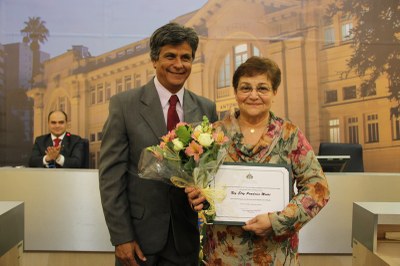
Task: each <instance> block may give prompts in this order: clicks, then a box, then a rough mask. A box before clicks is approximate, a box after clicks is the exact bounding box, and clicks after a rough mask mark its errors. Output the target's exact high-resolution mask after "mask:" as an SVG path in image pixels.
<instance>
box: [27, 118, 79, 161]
mask: <svg viewBox="0 0 400 266" xmlns="http://www.w3.org/2000/svg"><path fill="white" fill-rule="evenodd" d="M67 119H68V118H67V114H66V113H65V112H64V111H52V112H50V113H49V116H48V119H47V120H48V125H49V129H50V133H49V134H46V135H42V136H39V137H37V138H36V139H35V144H34V145H33V149H32V155H31V157H30V159H29V167H47V168H81V167H82V165H83V160H84V148H83V142H82V139H81V137H79V136H77V135H72V134H71V133H69V132H66V129H67Z"/></svg>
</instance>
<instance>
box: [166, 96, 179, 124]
mask: <svg viewBox="0 0 400 266" xmlns="http://www.w3.org/2000/svg"><path fill="white" fill-rule="evenodd" d="M178 101H179V99H178V96H176V95H172V96H171V98H169V108H168V116H167V129H168V131H171V130H172V129H174V128H175V126H176V124H178V123H179V116H178V113H177V112H176V103H177V102H178Z"/></svg>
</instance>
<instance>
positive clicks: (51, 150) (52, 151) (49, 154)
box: [46, 146, 61, 162]
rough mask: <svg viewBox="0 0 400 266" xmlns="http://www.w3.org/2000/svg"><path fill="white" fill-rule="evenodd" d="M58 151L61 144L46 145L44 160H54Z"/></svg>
mask: <svg viewBox="0 0 400 266" xmlns="http://www.w3.org/2000/svg"><path fill="white" fill-rule="evenodd" d="M60 151H61V146H58V147H53V146H50V147H47V150H46V161H47V162H50V161H55V160H57V158H58V156H59V155H60Z"/></svg>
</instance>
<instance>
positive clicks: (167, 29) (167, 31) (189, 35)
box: [150, 22, 199, 61]
mask: <svg viewBox="0 0 400 266" xmlns="http://www.w3.org/2000/svg"><path fill="white" fill-rule="evenodd" d="M184 42H187V43H188V44H189V45H190V47H191V48H192V60H194V57H195V54H196V50H197V46H198V45H199V37H198V36H197V33H196V32H195V31H194V29H193V28H189V27H185V26H182V25H180V24H178V23H174V22H171V23H168V24H166V25H164V26H162V27H161V28H158V29H157V30H156V31H155V32H154V33H153V34H152V35H151V37H150V58H151V61H157V60H158V58H159V56H160V51H161V48H162V47H163V46H165V45H179V44H182V43H184Z"/></svg>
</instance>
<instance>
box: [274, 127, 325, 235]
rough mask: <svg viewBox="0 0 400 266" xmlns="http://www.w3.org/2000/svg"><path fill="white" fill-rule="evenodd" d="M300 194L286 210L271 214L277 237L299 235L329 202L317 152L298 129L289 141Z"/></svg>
mask: <svg viewBox="0 0 400 266" xmlns="http://www.w3.org/2000/svg"><path fill="white" fill-rule="evenodd" d="M287 141H289V142H290V143H288V144H289V145H287V147H289V148H288V149H289V150H288V153H287V154H288V155H287V156H288V161H289V162H290V163H291V167H292V171H293V178H294V180H293V181H294V182H295V183H296V186H297V191H298V192H297V194H295V195H294V196H293V198H292V199H291V201H290V202H289V204H288V205H287V206H286V207H285V209H284V210H283V211H279V212H273V213H269V218H270V220H271V224H272V228H273V231H274V233H275V235H276V236H278V237H289V236H291V235H293V234H295V233H296V232H298V231H299V230H300V229H301V228H302V227H303V226H304V225H305V224H306V223H307V222H308V221H310V220H311V219H312V218H314V217H315V216H316V215H317V214H318V212H319V211H320V210H321V209H322V208H323V207H324V206H325V205H326V204H327V203H328V200H329V194H330V193H329V188H328V183H327V180H326V177H325V174H324V173H323V171H322V168H321V165H320V164H319V162H318V160H317V158H316V156H315V154H314V151H313V149H312V147H311V145H310V143H309V142H308V141H307V139H306V138H305V136H304V135H303V133H302V132H301V131H300V130H299V129H296V130H295V131H294V134H293V135H292V136H291V137H290V138H289V139H288V140H287Z"/></svg>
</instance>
